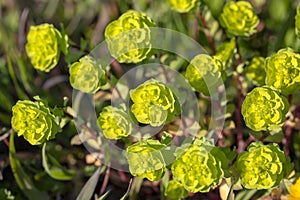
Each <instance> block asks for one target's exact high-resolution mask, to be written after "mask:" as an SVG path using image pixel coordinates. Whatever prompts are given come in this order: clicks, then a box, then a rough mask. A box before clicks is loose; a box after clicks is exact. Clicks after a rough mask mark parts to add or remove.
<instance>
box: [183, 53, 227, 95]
mask: <svg viewBox="0 0 300 200" xmlns="http://www.w3.org/2000/svg"><path fill="white" fill-rule="evenodd" d="M185 76H186V78H187V79H188V81H189V82H190V84H191V86H192V87H193V88H194V89H195V90H196V91H198V92H202V93H203V94H205V95H207V96H209V95H210V91H215V89H216V88H217V87H219V86H220V84H222V83H223V82H222V81H223V79H225V78H226V76H225V71H224V69H223V64H222V62H221V61H220V60H219V59H217V58H212V57H211V56H209V55H205V54H199V55H197V56H195V57H194V58H193V59H192V60H191V62H190V64H189V65H188V66H187V69H186V74H185ZM220 80H222V81H220Z"/></svg>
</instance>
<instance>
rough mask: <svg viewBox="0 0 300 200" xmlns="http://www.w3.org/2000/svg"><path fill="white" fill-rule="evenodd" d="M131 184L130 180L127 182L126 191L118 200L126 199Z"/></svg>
mask: <svg viewBox="0 0 300 200" xmlns="http://www.w3.org/2000/svg"><path fill="white" fill-rule="evenodd" d="M131 184H132V179H130V181H129V185H128V188H127V191H126V193H125V194H124V195H123V196H122V197H121V199H120V200H125V199H126V197H127V196H128V194H129V191H130V187H131Z"/></svg>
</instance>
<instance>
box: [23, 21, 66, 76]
mask: <svg viewBox="0 0 300 200" xmlns="http://www.w3.org/2000/svg"><path fill="white" fill-rule="evenodd" d="M25 47H26V52H27V55H28V57H29V58H30V61H31V63H32V65H33V67H34V68H35V69H38V70H41V71H45V72H49V71H50V70H51V69H53V68H54V67H55V66H56V65H57V63H58V60H59V57H60V53H61V52H63V53H64V54H66V53H67V48H68V37H67V36H66V35H64V36H62V34H61V33H60V32H59V31H58V30H57V29H56V28H54V26H53V25H52V24H41V25H38V26H31V27H30V30H29V33H28V35H27V44H26V46H25Z"/></svg>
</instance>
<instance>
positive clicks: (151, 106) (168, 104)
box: [130, 79, 178, 127]
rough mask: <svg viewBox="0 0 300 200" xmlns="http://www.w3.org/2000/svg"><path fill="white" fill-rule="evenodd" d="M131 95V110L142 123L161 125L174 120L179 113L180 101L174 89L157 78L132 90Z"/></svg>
mask: <svg viewBox="0 0 300 200" xmlns="http://www.w3.org/2000/svg"><path fill="white" fill-rule="evenodd" d="M130 97H131V100H132V101H133V105H132V106H131V112H132V113H133V114H134V116H135V118H136V119H137V121H138V122H140V123H143V124H150V125H151V126H154V127H156V126H161V125H162V124H164V123H165V122H169V121H172V120H173V118H174V116H175V115H176V114H177V113H178V102H177V101H176V99H175V97H174V95H173V93H172V91H171V90H170V89H169V88H168V87H166V86H165V85H164V84H162V83H160V82H159V81H157V80H155V79H150V80H148V81H146V82H144V83H143V84H140V85H139V86H138V87H137V88H136V89H133V90H130Z"/></svg>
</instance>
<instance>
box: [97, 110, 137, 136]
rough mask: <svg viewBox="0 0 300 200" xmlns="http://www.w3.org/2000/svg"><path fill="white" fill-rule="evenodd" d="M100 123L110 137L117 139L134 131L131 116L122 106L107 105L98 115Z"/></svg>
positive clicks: (103, 130) (104, 133)
mask: <svg viewBox="0 0 300 200" xmlns="http://www.w3.org/2000/svg"><path fill="white" fill-rule="evenodd" d="M98 124H99V127H100V128H101V131H102V133H103V135H104V136H105V137H106V138H108V139H114V140H117V139H120V138H122V137H127V136H128V135H130V134H131V133H132V124H131V121H130V117H129V115H128V114H127V113H126V112H125V111H124V110H123V109H122V108H116V107H112V106H106V107H105V108H103V110H102V112H101V113H100V115H99V117H98Z"/></svg>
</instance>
